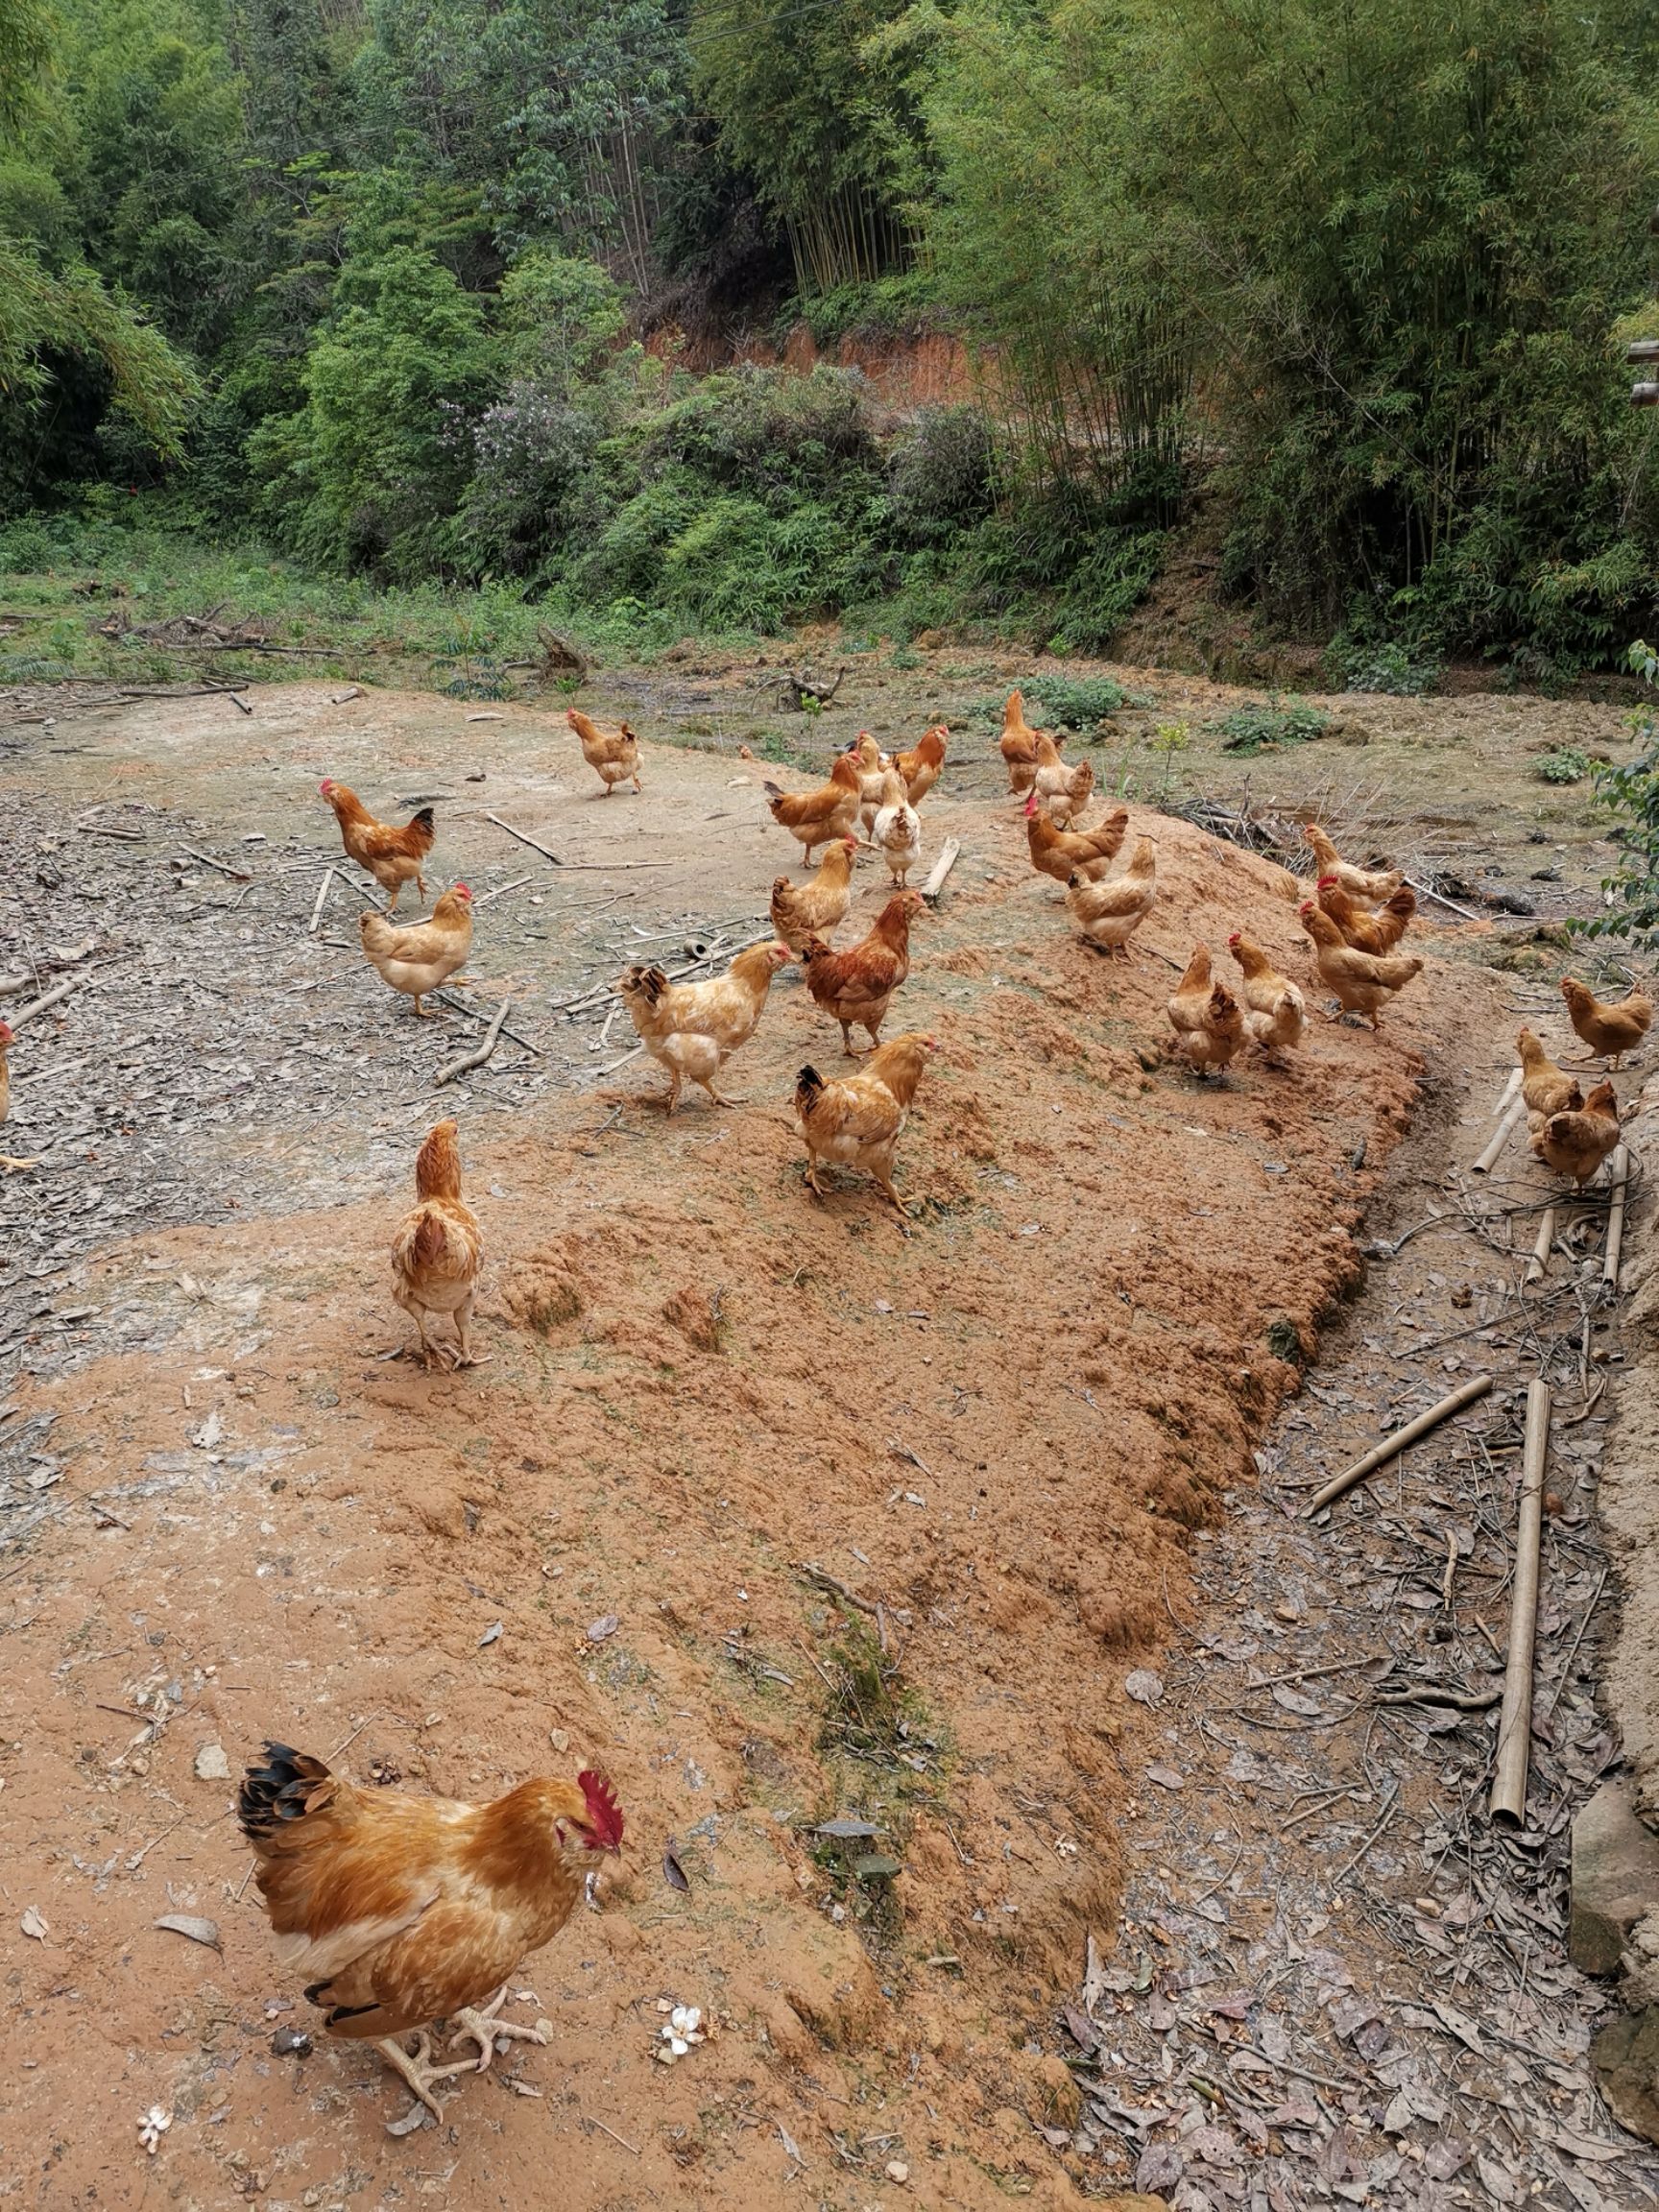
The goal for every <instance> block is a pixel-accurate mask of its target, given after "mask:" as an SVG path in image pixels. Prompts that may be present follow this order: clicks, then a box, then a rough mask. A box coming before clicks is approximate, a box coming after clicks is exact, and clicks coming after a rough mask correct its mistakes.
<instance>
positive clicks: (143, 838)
mask: <svg viewBox="0 0 1659 2212" xmlns="http://www.w3.org/2000/svg"><path fill="white" fill-rule="evenodd" d="M75 827H76V829H78V830H79V831H80V832H81V834H82V836H83V837H119V838H120V840H121V842H122V844H123V845H142V844H144V843H146V842H147V840H148V838H149V835H150V832H149V831H148V830H147V829H116V827H115V826H114V824H113V823H109V822H77V823H76V825H75Z"/></svg>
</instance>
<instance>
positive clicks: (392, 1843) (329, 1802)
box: [237, 1743, 622, 2119]
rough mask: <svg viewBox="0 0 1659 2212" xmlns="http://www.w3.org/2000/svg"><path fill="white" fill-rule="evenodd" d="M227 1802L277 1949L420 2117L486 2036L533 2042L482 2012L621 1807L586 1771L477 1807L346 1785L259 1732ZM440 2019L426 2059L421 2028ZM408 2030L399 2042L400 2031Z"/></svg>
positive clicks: (556, 1918)
mask: <svg viewBox="0 0 1659 2212" xmlns="http://www.w3.org/2000/svg"><path fill="white" fill-rule="evenodd" d="M265 1760H266V1764H265V1765H264V1766H262V1767H249V1769H248V1771H247V1773H246V1774H245V1775H244V1776H243V1779H242V1787H241V1791H240V1792H239V1794H238V1798H237V1815H238V1817H239V1819H240V1821H241V1824H242V1833H243V1834H244V1836H246V1837H247V1839H248V1840H249V1842H250V1843H251V1844H252V1846H253V1854H254V1861H255V1866H256V1874H255V1880H256V1881H257V1883H258V1887H259V1893H260V1895H261V1896H262V1897H263V1898H264V1900H265V1908H266V1911H267V1912H268V1913H269V1914H270V1917H271V1925H272V1928H273V1929H274V1930H275V1931H276V1945H277V1954H278V1957H279V1959H280V1960H281V1962H282V1964H283V1965H284V1966H286V1967H289V1968H292V1969H293V1970H294V1971H295V1972H296V1973H298V1974H299V1975H301V1977H302V1978H303V1981H304V1985H305V1995H306V1996H307V1998H308V1999H309V2000H310V2002H311V2003H312V2004H313V2005H316V2006H319V2007H321V2008H322V2010H323V2014H324V2023H323V2024H324V2026H325V2028H326V2029H327V2031H328V2032H329V2033H330V2034H331V2035H338V2036H343V2037H346V2038H348V2039H350V2040H355V2041H360V2042H371V2043H373V2044H374V2046H375V2047H376V2049H377V2050H378V2051H379V2052H380V2054H381V2056H383V2057H384V2058H385V2060H386V2062H387V2064H388V2065H390V2066H391V2067H393V2068H394V2069H395V2070H396V2071H397V2073H398V2074H399V2075H401V2077H402V2078H403V2080H405V2081H406V2082H407V2083H408V2084H409V2086H410V2088H411V2089H412V2090H413V2091H414V2093H415V2095H416V2096H417V2097H418V2098H419V2099H420V2101H421V2104H424V2105H425V2107H426V2109H427V2110H428V2111H429V2112H431V2113H432V2114H433V2115H434V2116H435V2117H437V2118H440V2119H441V2118H442V2117H443V2110H444V2108H443V2106H442V2104H440V2103H439V2101H438V2099H437V2097H436V2095H435V2094H434V2091H435V2089H436V2086H437V2084H438V2083H439V2082H440V2081H443V2080H446V2079H447V2077H448V2076H449V2075H451V2074H465V2073H469V2072H471V2071H473V2070H476V2071H477V2072H478V2073H480V2074H482V2073H483V2072H484V2070H485V2068H486V2067H487V2066H488V2065H489V2063H490V2060H491V2058H492V2056H493V2054H494V2049H495V2042H496V2039H497V2037H508V2038H513V2039H516V2040H517V2041H520V2042H526V2043H547V2042H550V2041H551V2040H552V2033H553V2031H552V2028H551V2026H550V2024H549V2023H548V2022H547V2021H545V2020H539V2021H537V2023H536V2024H535V2026H534V2027H530V2028H525V2027H519V2026H518V2025H517V2024H516V2023H514V2022H511V2021H505V2020H501V2019H498V2018H497V2017H496V2015H497V2014H498V2012H499V2010H500V2008H501V2006H502V2003H503V2002H504V2000H505V1998H506V1995H507V1987H506V1984H507V1983H508V1980H509V1978H510V1977H511V1976H513V1975H514V1974H516V1973H517V1971H518V1968H519V1964H520V1962H521V1961H522V1960H524V1959H526V1958H528V1957H529V1955H530V1954H531V1953H532V1952H533V1951H540V1950H541V1946H542V1945H543V1944H544V1943H548V1942H551V1940H552V1939H553V1937H554V1936H557V1935H558V1933H559V1931H560V1929H561V1928H563V1927H564V1925H565V1921H566V1920H567V1919H568V1918H569V1917H570V1914H571V1911H572V1910H573V1909H574V1907H575V1904H576V1901H577V1899H578V1898H579V1897H580V1896H581V1895H582V1891H583V1887H584V1884H585V1882H586V1879H587V1876H588V1875H589V1872H590V1871H591V1870H592V1869H593V1868H594V1867H596V1866H598V1865H600V1864H602V1863H603V1862H604V1860H605V1858H606V1857H607V1856H609V1855H613V1854H615V1853H617V1852H619V1851H620V1850H621V1848H622V1809H621V1807H620V1806H619V1805H618V1804H617V1802H616V1792H615V1791H614V1789H613V1787H612V1785H611V1782H610V1781H609V1779H608V1778H607V1777H606V1776H605V1775H604V1774H601V1773H598V1772H596V1771H594V1770H593V1769H592V1768H587V1769H585V1770H584V1771H583V1772H582V1773H580V1774H578V1775H577V1777H576V1779H575V1781H574V1782H573V1783H572V1782H556V1781H552V1780H550V1779H548V1778H547V1777H545V1776H541V1775H538V1776H536V1777H534V1778H533V1779H531V1780H530V1781H528V1782H521V1783H520V1784H519V1785H518V1787H517V1790H510V1791H508V1792H507V1794H506V1796H504V1797H497V1798H496V1799H495V1801H494V1802H493V1804H490V1805H464V1804H460V1803H457V1802H455V1801H454V1800H452V1799H448V1798H443V1797H406V1796H402V1795H399V1794H397V1793H395V1792H393V1791H389V1790H358V1789H356V1788H354V1787H353V1786H352V1784H351V1783H349V1782H348V1781H346V1780H345V1778H344V1777H343V1776H341V1775H338V1774H335V1773H333V1772H332V1771H331V1770H330V1769H329V1768H328V1767H326V1766H325V1764H324V1762H323V1761H322V1760H321V1759H314V1758H312V1757H310V1756H309V1754H308V1753H306V1752H303V1751H294V1750H291V1749H290V1748H289V1747H288V1745H287V1744H285V1743H267V1744H266V1746H265ZM437 2020H444V2021H446V2022H447V2023H448V2025H449V2028H450V2030H451V2033H450V2035H449V2038H448V2042H449V2047H450V2048H451V2049H453V2048H454V2046H455V2045H456V2044H458V2043H464V2042H471V2043H474V2044H476V2046H477V2051H478V2056H477V2057H476V2059H473V2058H471V2057H466V2058H460V2059H456V2060H453V2061H451V2062H449V2063H447V2064H445V2065H441V2066H440V2065H435V2064H434V2063H433V2060H432V2046H431V2040H430V2037H429V2034H428V2030H429V2028H430V2026H431V2024H432V2023H433V2022H434V2021H437ZM411 2032H414V2035H415V2047H414V2049H413V2050H412V2051H411V2050H408V2049H406V2048H405V2047H404V2043H403V2040H402V2038H403V2037H405V2036H406V2035H408V2034H410V2033H411Z"/></svg>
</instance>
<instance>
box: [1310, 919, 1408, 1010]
mask: <svg viewBox="0 0 1659 2212" xmlns="http://www.w3.org/2000/svg"><path fill="white" fill-rule="evenodd" d="M1297 912H1298V913H1299V914H1300V915H1301V917H1302V926H1303V928H1304V929H1306V930H1307V932H1308V934H1309V936H1310V938H1311V939H1312V941H1313V960H1314V965H1315V966H1316V967H1317V968H1318V970H1319V977H1320V980H1321V982H1323V984H1324V985H1325V988H1326V989H1327V990H1328V991H1333V992H1334V993H1335V995H1336V1002H1337V1004H1338V1006H1340V1007H1341V1009H1342V1011H1343V1012H1344V1013H1346V1014H1368V1015H1369V1016H1370V1017H1371V1026H1372V1028H1373V1029H1381V1028H1382V1026H1383V1022H1382V1010H1383V1007H1384V1006H1385V1005H1386V1004H1387V1003H1388V1001H1389V999H1390V998H1393V996H1394V994H1395V993H1396V992H1397V991H1404V990H1405V988H1406V986H1407V983H1409V982H1410V981H1411V980H1412V978H1413V977H1414V976H1417V975H1421V974H1422V973H1423V963H1422V961H1421V960H1418V959H1416V958H1414V957H1413V958H1407V957H1406V956H1404V955H1402V954H1400V953H1398V952H1395V953H1391V954H1389V955H1388V956H1387V957H1386V958H1380V957H1379V956H1378V955H1377V954H1376V953H1375V952H1360V951H1358V950H1356V948H1355V947H1354V946H1352V945H1348V944H1344V942H1343V939H1342V932H1341V930H1340V929H1338V928H1337V926H1336V925H1335V923H1334V922H1333V921H1332V919H1331V917H1330V915H1329V914H1327V913H1325V912H1323V910H1322V909H1321V908H1319V907H1317V906H1315V905H1314V903H1313V902H1312V900H1311V899H1305V900H1304V901H1303V902H1302V903H1301V905H1300V906H1299V907H1298V908H1297ZM1333 1019H1334V1017H1333Z"/></svg>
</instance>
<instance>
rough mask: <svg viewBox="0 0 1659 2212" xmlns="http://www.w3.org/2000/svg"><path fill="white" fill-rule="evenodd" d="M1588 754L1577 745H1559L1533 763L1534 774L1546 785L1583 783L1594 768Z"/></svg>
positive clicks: (1593, 763)
mask: <svg viewBox="0 0 1659 2212" xmlns="http://www.w3.org/2000/svg"><path fill="white" fill-rule="evenodd" d="M1594 766H1595V762H1594V761H1593V760H1592V759H1591V757H1590V756H1589V754H1588V753H1585V752H1583V751H1581V750H1580V749H1579V747H1578V746H1576V745H1557V746H1556V748H1555V750H1554V751H1553V752H1552V753H1545V754H1543V755H1541V756H1540V757H1539V758H1538V759H1537V760H1536V761H1534V763H1533V770H1532V772H1533V774H1534V775H1535V776H1537V777H1538V778H1540V780H1541V781H1544V782H1546V783H1582V782H1583V781H1584V779H1585V777H1586V776H1588V775H1589V774H1590V772H1591V770H1592V769H1593V768H1594Z"/></svg>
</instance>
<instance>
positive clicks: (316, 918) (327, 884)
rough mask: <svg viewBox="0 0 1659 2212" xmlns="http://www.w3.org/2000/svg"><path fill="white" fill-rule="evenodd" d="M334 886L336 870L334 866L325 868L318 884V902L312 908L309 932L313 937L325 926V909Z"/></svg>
mask: <svg viewBox="0 0 1659 2212" xmlns="http://www.w3.org/2000/svg"><path fill="white" fill-rule="evenodd" d="M333 887H334V871H333V869H332V868H325V869H324V871H323V880H322V882H321V883H319V884H318V886H317V902H316V904H315V905H314V906H313V907H312V909H311V921H310V925H309V934H310V935H311V936H313V937H315V936H316V934H317V932H318V930H319V929H320V928H321V927H322V926H323V909H324V907H325V906H326V905H327V903H328V894H329V892H330V891H331V890H332V889H333Z"/></svg>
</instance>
